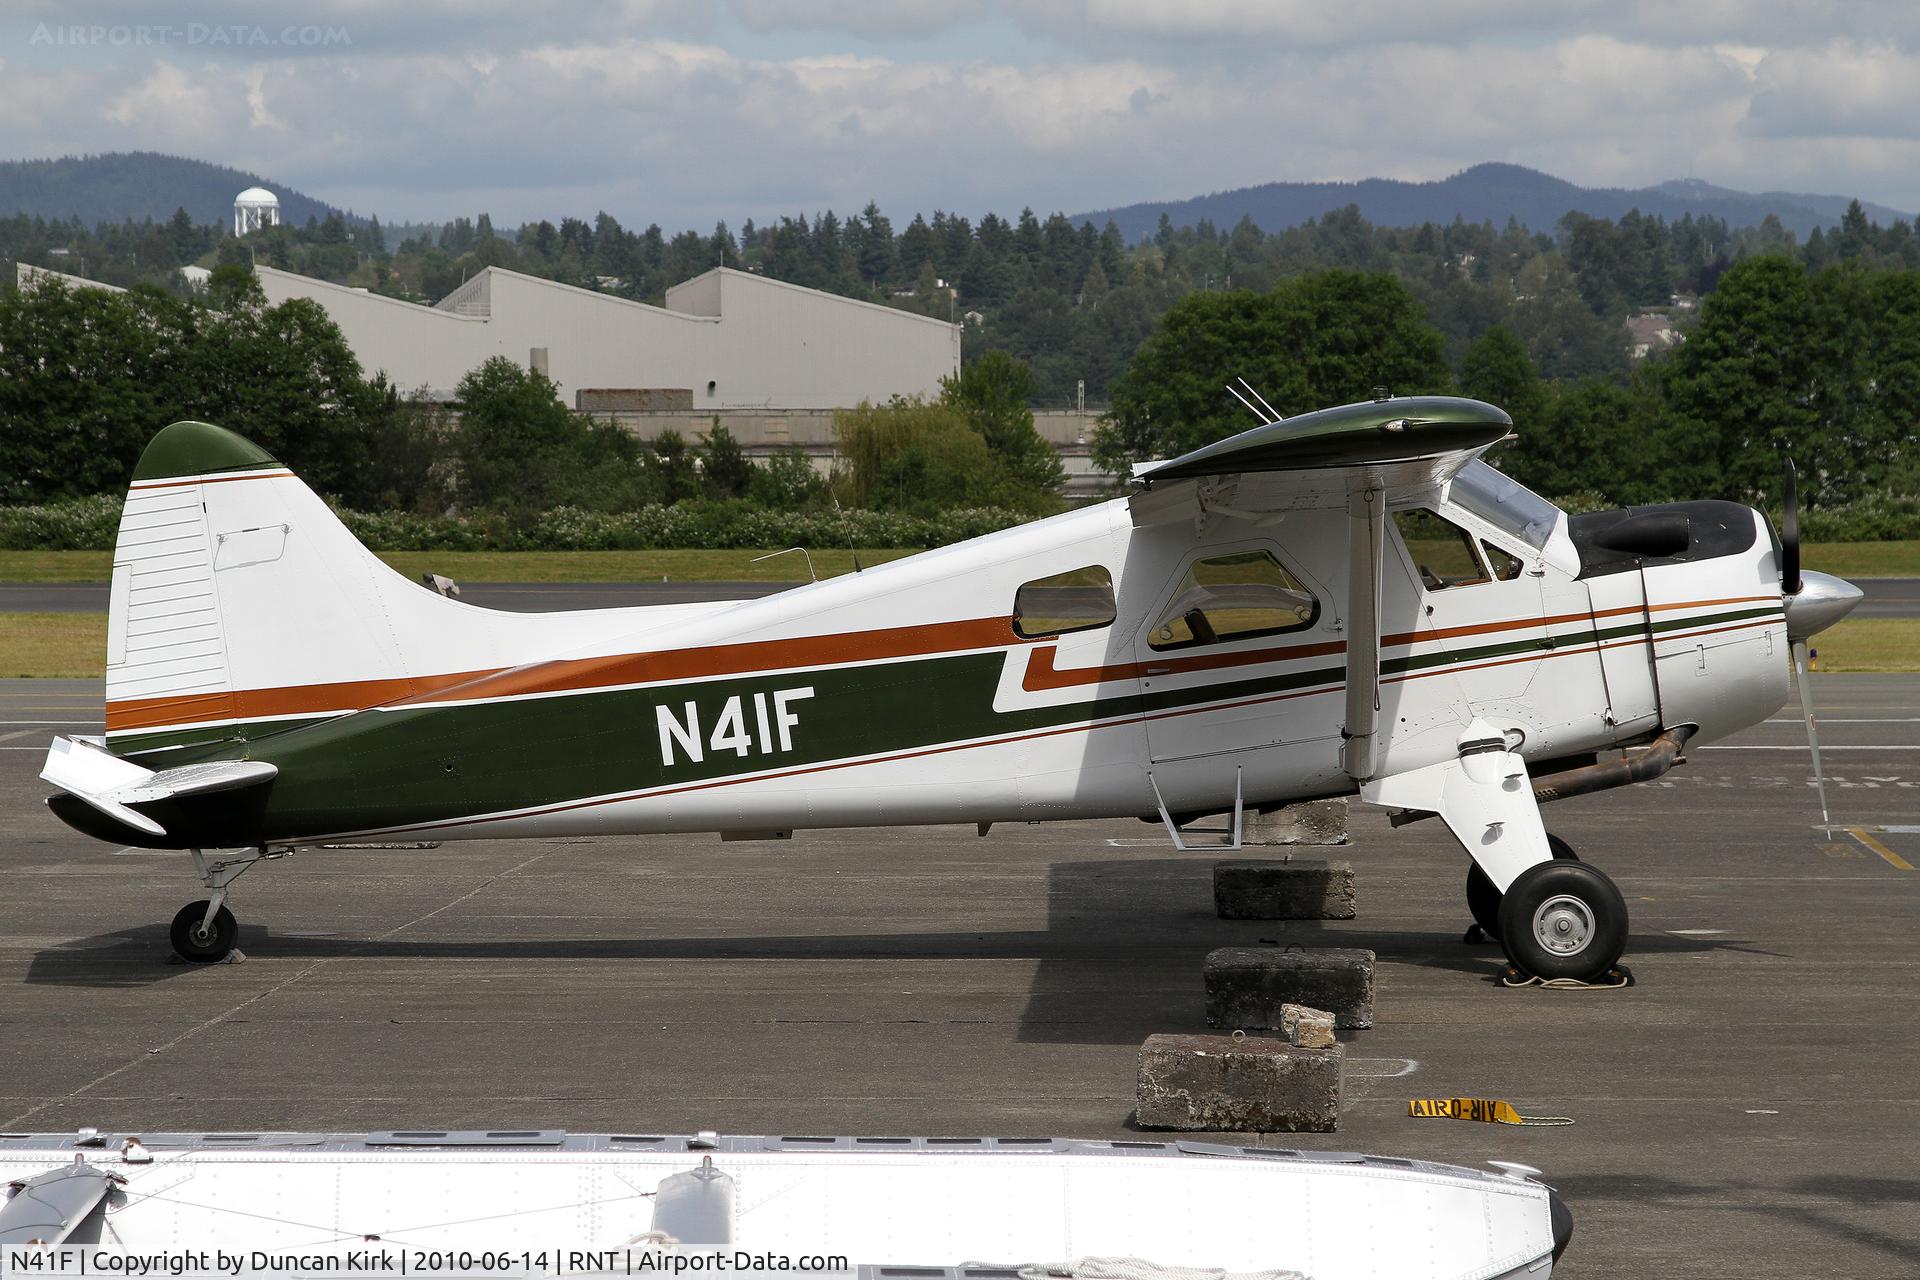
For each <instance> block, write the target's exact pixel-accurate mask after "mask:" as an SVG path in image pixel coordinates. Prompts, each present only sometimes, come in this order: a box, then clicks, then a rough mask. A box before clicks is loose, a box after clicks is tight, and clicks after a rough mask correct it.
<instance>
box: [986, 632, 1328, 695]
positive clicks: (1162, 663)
mask: <svg viewBox="0 0 1920 1280" xmlns="http://www.w3.org/2000/svg"><path fill="white" fill-rule="evenodd" d="M1346 649H1347V645H1346V641H1344V640H1332V641H1327V642H1324V643H1321V644H1295V645H1285V646H1282V647H1280V648H1273V649H1248V650H1246V651H1245V652H1242V653H1213V654H1202V655H1198V656H1195V657H1189V658H1178V657H1166V658H1157V659H1155V660H1153V661H1152V662H1119V663H1114V664H1112V665H1110V666H1102V667H1075V668H1073V669H1071V670H1067V671H1061V670H1059V669H1057V668H1056V667H1055V666H1054V665H1053V662H1054V656H1055V650H1054V646H1052V645H1047V646H1045V647H1042V648H1035V649H1032V650H1029V651H1028V653H1027V672H1026V675H1025V676H1024V677H1023V678H1022V679H1021V681H1020V687H1021V688H1022V689H1025V690H1026V691H1027V692H1028V693H1040V692H1042V691H1043V690H1048V689H1068V688H1072V687H1074V686H1076V685H1083V684H1100V683H1102V682H1103V681H1108V680H1139V679H1143V678H1144V677H1146V676H1150V675H1153V676H1162V675H1184V674H1185V673H1187V672H1189V671H1217V670H1219V669H1220V668H1222V667H1245V666H1252V665H1254V664H1255V663H1261V662H1291V661H1293V660H1294V659H1296V658H1320V657H1325V656H1326V655H1327V654H1332V653H1345V652H1346Z"/></svg>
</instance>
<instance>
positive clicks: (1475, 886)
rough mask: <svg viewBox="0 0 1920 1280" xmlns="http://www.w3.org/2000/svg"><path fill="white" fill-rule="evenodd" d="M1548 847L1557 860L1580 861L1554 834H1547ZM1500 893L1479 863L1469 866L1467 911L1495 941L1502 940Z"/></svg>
mask: <svg viewBox="0 0 1920 1280" xmlns="http://www.w3.org/2000/svg"><path fill="white" fill-rule="evenodd" d="M1547 847H1548V848H1549V849H1551V850H1553V856H1554V857H1555V858H1561V859H1565V860H1566V861H1568V862H1578V861H1580V855H1579V854H1577V853H1575V852H1574V851H1573V846H1572V845H1570V844H1568V843H1567V842H1566V841H1565V840H1562V839H1561V838H1560V837H1559V836H1557V835H1555V834H1553V832H1551V831H1549V832H1547ZM1500 897H1501V894H1500V891H1499V890H1498V889H1496V888H1494V887H1493V881H1491V880H1489V879H1487V873H1486V872H1484V871H1482V870H1481V869H1480V864H1479V863H1477V862H1472V863H1469V864H1468V866H1467V910H1468V911H1470V912H1472V913H1473V922H1474V923H1475V924H1477V925H1479V926H1480V932H1481V933H1482V934H1484V935H1486V937H1487V938H1489V939H1491V940H1493V941H1496V942H1497V941H1499V939H1500Z"/></svg>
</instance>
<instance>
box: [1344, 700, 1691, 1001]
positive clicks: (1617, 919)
mask: <svg viewBox="0 0 1920 1280" xmlns="http://www.w3.org/2000/svg"><path fill="white" fill-rule="evenodd" d="M1682 740H1683V739H1682ZM1456 747H1457V749H1458V754H1457V755H1456V756H1455V758H1453V759H1451V760H1439V761H1436V762H1434V763H1433V764H1429V765H1424V766H1422V767H1420V768H1418V769H1411V770H1408V771H1407V772H1405V773H1398V774H1389V775H1387V776H1385V777H1380V778H1374V779H1371V780H1369V781H1367V782H1365V783H1363V784H1361V788H1360V798H1361V799H1362V800H1363V801H1365V802H1367V803H1368V804H1376V805H1380V806H1381V807H1383V808H1387V809H1392V810H1397V811H1398V812H1396V813H1394V815H1393V822H1394V825H1396V826H1398V825H1400V824H1401V823H1403V822H1408V821H1414V820H1417V819H1418V818H1420V817H1423V816H1425V815H1427V814H1438V815H1439V816H1440V820H1441V821H1442V822H1444V823H1446V825H1447V830H1449V831H1451V832H1452V833H1453V837H1454V839H1456V840H1458V841H1459V842H1460V845H1461V847H1462V848H1463V849H1465V850H1466V852H1467V854H1468V856H1470V857H1471V858H1472V859H1473V864H1474V865H1473V870H1472V872H1470V873H1469V875H1468V877H1467V902H1468V905H1469V906H1470V907H1471V908H1472V910H1473V916H1474V919H1475V920H1476V921H1478V922H1479V927H1480V928H1481V929H1483V930H1485V931H1486V932H1487V933H1489V934H1492V935H1493V936H1494V937H1495V938H1498V939H1499V940H1500V945H1501V946H1503V947H1505V948H1506V952H1507V958H1508V959H1509V960H1511V961H1512V962H1513V965H1514V967H1515V968H1516V969H1518V970H1520V972H1521V973H1522V974H1523V975H1524V976H1527V977H1534V978H1540V979H1543V980H1546V981H1552V980H1554V979H1557V978H1570V979H1573V980H1575V981H1578V982H1594V981H1597V980H1599V979H1601V978H1603V977H1605V976H1606V974H1607V972H1608V971H1609V970H1610V969H1612V968H1613V965H1614V962H1615V961H1617V960H1618V959H1619V958H1620V953H1621V952H1622V951H1623V950H1625V949H1626V943H1627V904H1626V901H1625V899H1623V898H1622V897H1621V896H1620V891H1619V890H1618V889H1616V888H1614V885H1613V881H1611V880H1609V879H1607V877H1606V876H1605V875H1603V874H1601V873H1600V872H1599V871H1596V870H1594V869H1593V868H1592V867H1589V866H1587V865H1586V864H1585V863H1582V862H1580V861H1579V860H1578V859H1577V858H1575V857H1574V854H1573V850H1572V849H1571V848H1569V847H1568V846H1567V844H1566V842H1565V841H1563V840H1559V839H1556V838H1555V837H1553V836H1549V835H1548V834H1547V831H1546V828H1545V827H1544V826H1542V825H1541V823H1540V802H1539V799H1538V798H1537V796H1536V795H1535V793H1534V787H1533V785H1532V780H1531V779H1530V778H1529V777H1528V775H1527V765H1526V761H1524V760H1523V759H1521V758H1520V756H1519V754H1518V753H1516V752H1515V751H1514V750H1513V743H1512V742H1511V741H1510V740H1509V737H1508V734H1507V732H1506V731H1504V730H1501V729H1500V728H1498V727H1496V726H1495V725H1492V724H1490V723H1488V722H1487V721H1485V720H1478V719H1476V720H1474V721H1473V722H1472V723H1471V724H1469V725H1468V726H1467V727H1466V729H1465V730H1464V731H1463V732H1462V733H1461V734H1460V737H1459V739H1458V740H1457V742H1456ZM1502 886H1505V891H1504V892H1502V891H1501V887H1502ZM1469 936H1471V934H1469Z"/></svg>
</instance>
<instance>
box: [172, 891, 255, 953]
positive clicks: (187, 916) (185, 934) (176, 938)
mask: <svg viewBox="0 0 1920 1280" xmlns="http://www.w3.org/2000/svg"><path fill="white" fill-rule="evenodd" d="M239 936H240V923H239V921H237V920H235V919H234V918H233V912H231V911H229V910H227V909H226V908H225V907H221V908H220V909H219V910H218V911H216V912H214V913H213V920H212V921H211V922H209V921H208V920H207V902H206V899H204V898H203V899H201V900H200V901H199V902H189V903H188V904H187V905H186V906H184V907H182V908H180V914H178V915H176V916H175V917H174V918H173V929H172V937H173V949H174V950H175V951H177V952H179V953H180V958H181V959H182V960H188V961H191V962H192V963H194V964H212V963H213V962H214V961H216V960H224V959H226V958H227V953H228V952H230V951H232V950H233V944H234V941H235V940H236V939H238V938H239Z"/></svg>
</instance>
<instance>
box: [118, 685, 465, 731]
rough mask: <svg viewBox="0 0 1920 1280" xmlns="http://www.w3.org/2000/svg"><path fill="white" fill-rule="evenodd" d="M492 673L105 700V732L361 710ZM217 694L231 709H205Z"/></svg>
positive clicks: (218, 698)
mask: <svg viewBox="0 0 1920 1280" xmlns="http://www.w3.org/2000/svg"><path fill="white" fill-rule="evenodd" d="M491 674H493V672H491V671H456V672H452V673H449V674H446V675H435V676H416V677H414V678H413V679H410V680H341V681H338V682H336V683H333V684H301V685H288V686H285V687H282V688H275V689H236V690H235V691H233V692H232V693H216V694H195V695H192V696H190V697H185V698H123V699H122V700H120V701H119V702H109V703H108V704H107V732H108V733H126V732H129V731H132V730H136V729H157V728H165V727H166V726H168V725H175V724H197V723H200V722H202V721H206V720H213V719H232V720H255V719H263V718H268V717H272V716H293V715H320V714H326V713H330V712H344V711H363V710H365V709H366V708H368V707H378V706H383V705H385V704H386V703H389V702H393V701H395V700H397V699H400V698H405V697H409V696H412V695H418V694H424V693H429V692H431V691H433V690H435V689H442V688H446V687H448V686H450V685H457V684H461V683H464V682H466V681H469V680H474V679H478V678H480V677H482V676H487V675H491ZM215 699H217V700H220V701H223V702H226V703H227V704H229V705H230V706H231V708H232V709H231V711H230V712H228V713H226V714H224V715H209V714H208V713H207V710H206V708H207V706H208V704H209V702H210V701H211V700H215Z"/></svg>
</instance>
